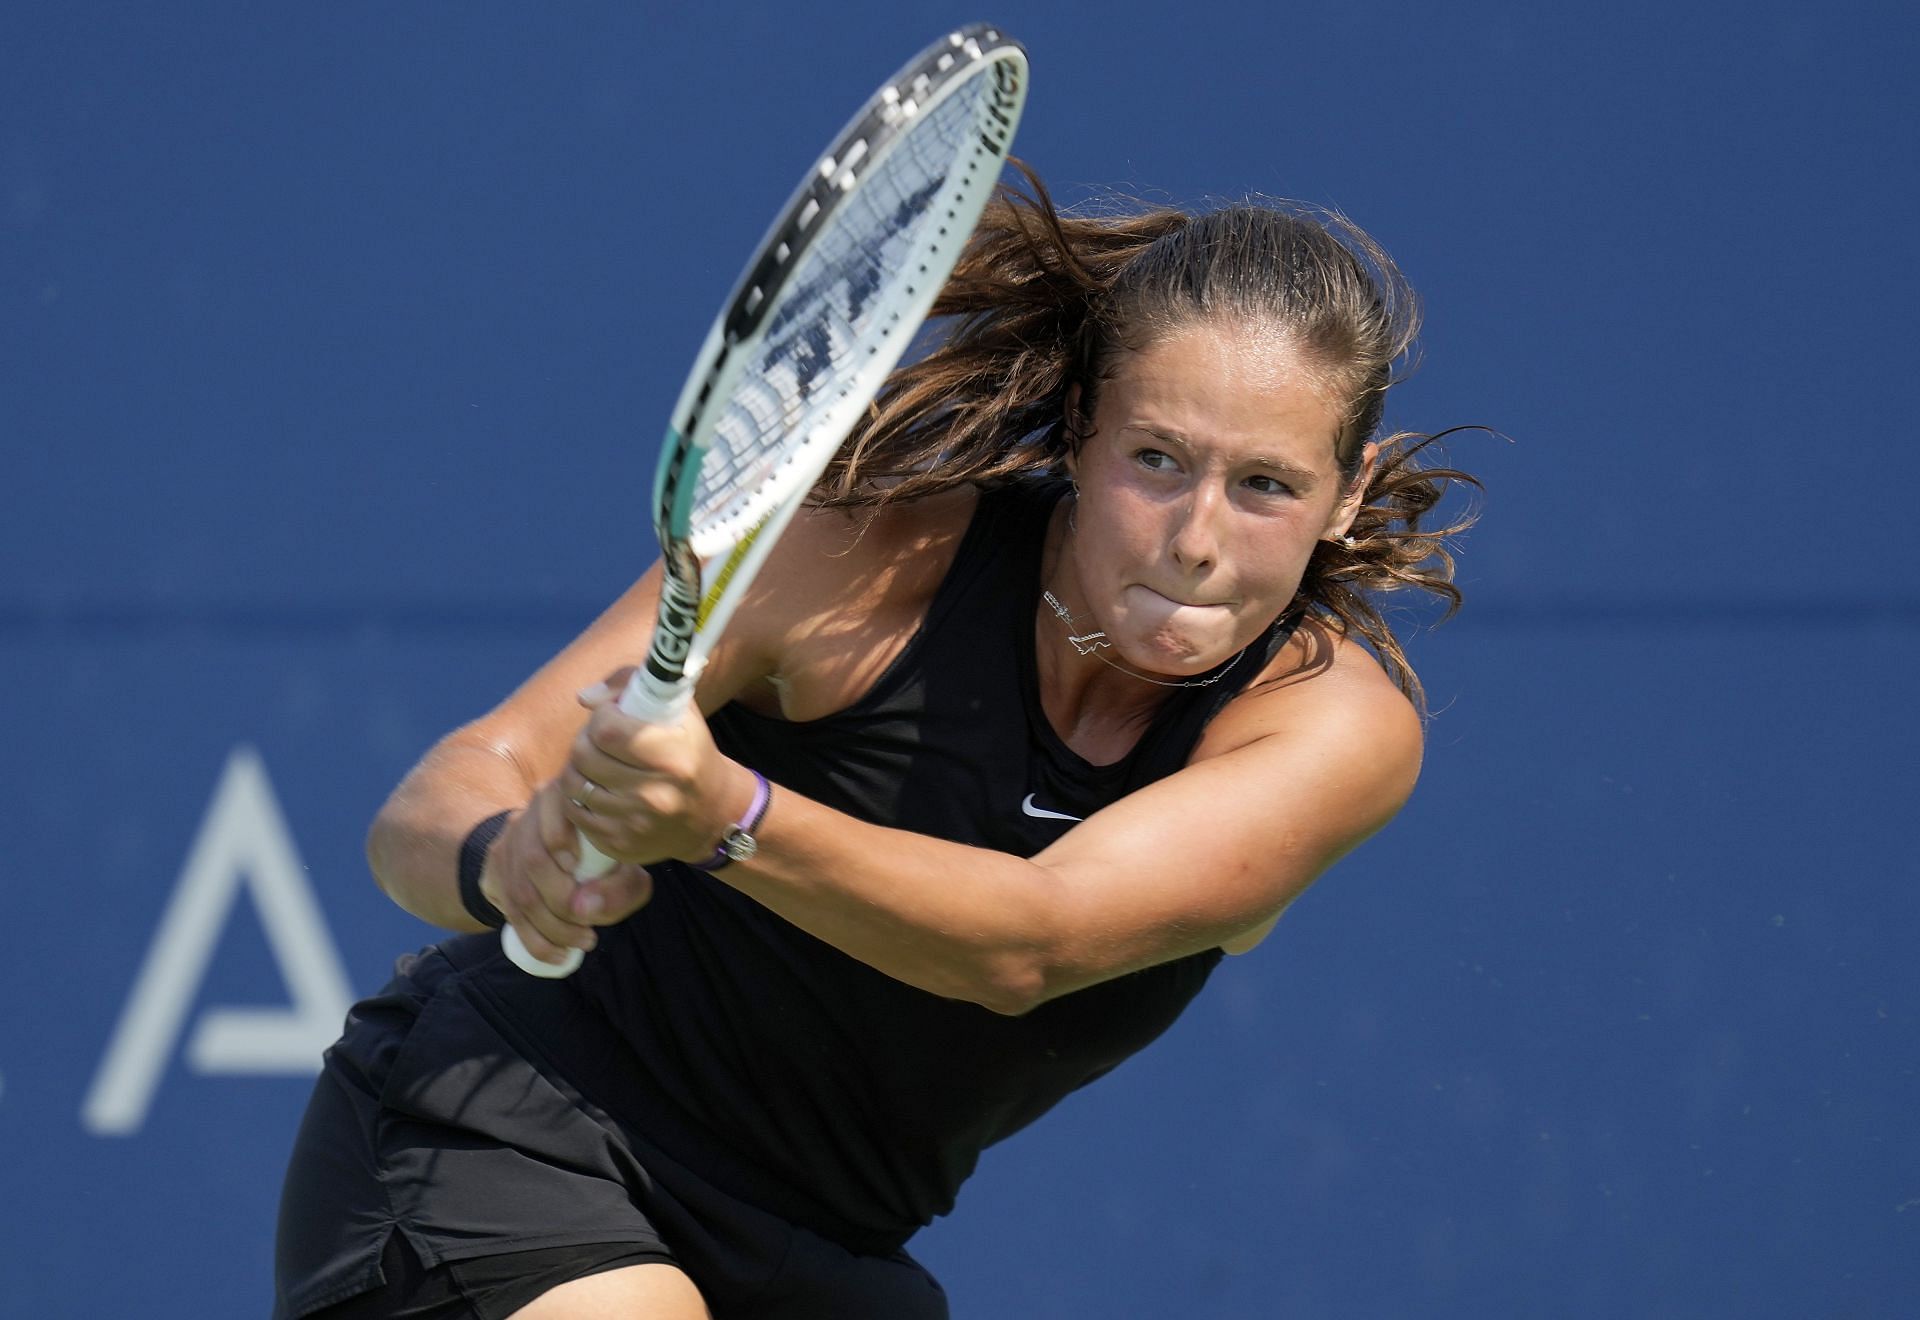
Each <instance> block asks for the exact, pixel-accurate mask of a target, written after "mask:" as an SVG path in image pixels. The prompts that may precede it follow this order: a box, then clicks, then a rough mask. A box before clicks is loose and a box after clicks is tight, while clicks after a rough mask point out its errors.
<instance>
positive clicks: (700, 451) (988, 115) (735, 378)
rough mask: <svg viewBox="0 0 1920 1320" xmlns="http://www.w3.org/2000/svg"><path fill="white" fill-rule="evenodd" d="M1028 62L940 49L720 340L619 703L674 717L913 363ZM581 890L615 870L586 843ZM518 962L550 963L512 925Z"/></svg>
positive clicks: (919, 64)
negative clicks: (864, 417) (649, 611)
mask: <svg viewBox="0 0 1920 1320" xmlns="http://www.w3.org/2000/svg"><path fill="white" fill-rule="evenodd" d="M1026 87H1027V60H1026V54H1025V52H1024V51H1023V50H1022V49H1021V48H1020V46H1019V44H1018V43H1017V42H1015V41H1014V40H1013V39H1012V38H1010V37H1008V36H1006V35H1004V34H1002V33H1000V32H997V31H995V30H994V29H993V28H990V27H985V26H974V27H967V28H962V29H961V30H960V31H958V32H955V33H952V34H951V35H949V36H948V37H946V38H945V39H944V40H942V41H939V42H936V43H935V44H934V45H933V46H932V47H930V48H929V49H928V50H926V51H925V52H923V53H922V54H921V55H920V56H919V57H918V58H916V59H915V60H914V61H913V62H912V63H911V64H909V65H907V67H906V68H904V69H902V70H901V71H900V72H899V73H898V74H897V75H895V76H894V78H893V79H892V80H891V81H889V82H888V83H887V84H886V85H885V86H884V87H882V88H881V89H880V90H879V91H878V92H877V93H875V94H874V96H873V98H872V99H871V100H870V101H868V102H867V104H866V106H865V107H864V108H863V109H862V110H861V111H860V113H859V114H858V115H856V116H854V119H853V122H852V123H850V124H848V125H847V127H846V128H845V129H844V130H842V131H841V133H840V136H839V137H837V138H836V139H834V142H833V145H832V146H830V147H828V148H827V152H826V154H825V155H824V156H822V157H821V158H820V161H819V164H817V165H816V166H815V167H814V169H813V170H812V172H810V173H809V174H808V175H807V177H806V179H805V180H804V181H803V182H802V183H801V185H800V187H799V189H798V190H797V191H796V192H795V193H794V195H793V199H792V200H791V201H790V202H788V204H787V207H786V209H785V210H784V211H782V212H781V214H780V217H779V219H777V220H776V221H775V222H774V224H773V228H772V229H771V230H770V231H769V232H768V234H767V237H766V238H765V239H764V240H763V241H762V242H761V244H760V249H759V251H757V252H756V253H754V255H753V259H752V260H751V261H749V262H748V263H747V269H746V273H745V274H743V275H742V276H741V278H740V282H739V284H738V285H737V286H736V287H735V289H734V292H733V295H732V296H731V297H730V298H729V299H728V300H727V304H726V306H725V308H724V309H722V311H721V313H720V316H719V319H718V320H716V321H715V322H714V325H713V329H712V330H711V331H709V332H708V334H707V339H706V343H705V344H704V345H703V346H702V347H701V349H700V356H699V357H698V358H697V359H696V360H695V362H694V366H693V372H692V374H691V375H690V376H689V377H688V378H687V383H686V386H685V387H684V388H683V389H682V390H681V392H680V401H679V403H678V404H676V405H675V406H674V411H673V421H672V424H671V425H670V426H668V428H667V436H666V441H665V444H664V447H663V450H662V453H661V455H660V468H659V471H658V473H657V474H656V476H655V479H654V528H655V530H656V532H658V534H659V537H660V549H661V554H662V556H663V557H664V559H665V565H666V571H665V576H664V578H663V579H662V582H661V589H660V612H659V618H658V620H657V622H656V623H655V625H654V631H653V646H652V649H651V650H649V651H648V653H647V660H646V663H645V664H644V665H643V666H641V667H640V668H639V669H638V670H636V671H635V673H634V676H633V681H632V682H631V683H629V684H628V685H627V689H626V691H625V692H624V693H623V694H622V695H621V697H620V708H621V709H622V710H624V711H625V712H626V713H627V714H629V715H632V716H634V717H635V718H638V719H642V720H646V721H648V722H649V723H655V724H661V723H669V722H671V721H673V720H675V719H677V718H678V717H679V715H680V714H681V712H682V711H684V710H685V709H686V705H687V702H688V701H690V700H691V699H692V697H693V686H694V682H695V680H696V679H698V678H699V676H700V669H701V667H702V666H703V665H704V664H705V663H706V657H707V653H708V651H709V650H710V649H711V648H712V645H713V642H714V641H715V639H716V638H718V637H719V635H720V633H721V631H722V629H724V628H725V627H726V624H727V618H728V616H729V615H731V614H732V613H733V609H734V607H735V606H736V605H738V604H739V602H740V597H741V594H742V593H743V592H744V590H745V588H746V586H747V584H748V583H749V582H750V581H752V579H753V575H754V573H755V572H756V571H757V570H758V569H759V567H760V563H761V561H762V560H763V559H764V558H765V556H766V554H767V552H768V550H770V549H771V548H772V546H773V544H774V542H776V541H778V540H779V539H780V533H781V531H782V529H784V528H785V527H786V524H787V520H788V519H789V518H791V517H792V516H793V512H794V510H795V509H797V508H798V507H799V505H800V503H801V501H802V500H803V499H804V498H805V496H806V494H807V492H808V490H810V489H811V488H812V486H813V483H814V482H815V481H816V480H818V478H819V475H820V472H821V470H822V469H823V468H824V467H825V466H826V465H827V461H828V460H829V459H830V458H832V456H833V454H834V453H835V451H837V450H838V449H839V448H840V444H841V442H842V441H843V440H844V439H845V438H846V434H847V432H848V430H849V429H851V427H852V426H853V423H854V421H855V419H856V418H858V417H859V415H860V413H861V411H862V410H863V409H864V408H866V406H867V404H868V403H869V402H871V400H872V399H873V396H874V395H875V394H876V393H877V392H878V391H879V389H880V386H881V384H882V382H883V381H884V380H885V379H886V376H887V373H888V372H890V371H892V370H893V368H894V366H895V364H896V363H898V362H899V360H900V355H901V354H902V353H904V352H905V351H906V349H907V345H908V344H909V343H910V342H911V341H912V338H913V335H914V332H915V331H916V330H917V329H918V328H919V326H920V322H921V321H922V320H923V319H924V318H925V316H926V314H927V309H928V308H929V307H930V306H932V304H933V300H934V297H935V295H937V294H938V293H939V292H940V288H941V286H942V285H943V284H945V283H946V280H947V276H948V275H949V274H951V273H952V271H953V264H954V262H955V261H956V260H958V258H959V256H960V251H961V248H962V246H963V245H964V244H965V243H966V240H967V238H968V237H969V236H970V235H971V234H972V232H973V227H974V225H975V224H976V223H977V222H978V221H979V218H980V211H981V209H982V208H983V207H984V206H985V205H986V203H987V199H988V198H989V197H990V196H991V195H992V193H993V189H994V185H995V184H996V183H998V182H999V179H1000V169H1001V165H1002V164H1003V162H1004V161H1005V158H1006V154H1007V148H1008V146H1009V145H1010V144H1011V143H1012V140H1013V130H1014V126H1015V124H1016V123H1018V121H1019V118H1020V108H1021V106H1022V104H1023V103H1024V102H1025V99H1026ZM580 858H581V861H580V865H579V867H578V869H577V870H576V872H575V879H577V880H588V879H592V878H593V877H594V876H597V875H602V874H604V873H605V872H606V871H607V870H608V869H610V868H611V867H612V865H613V863H612V861H610V860H609V859H608V858H607V857H605V856H604V855H603V854H601V853H600V851H599V850H598V849H596V848H595V847H594V846H593V845H592V844H591V843H589V842H588V841H587V840H586V839H585V838H584V837H583V838H581V840H580ZM501 940H502V942H503V943H504V944H505V945H506V950H507V956H508V957H510V958H512V959H513V961H514V962H515V963H517V964H518V965H519V966H521V967H522V968H524V969H525V970H527V971H529V972H532V973H533V974H534V975H536V976H547V977H559V976H568V975H571V974H572V973H573V971H574V969H576V968H577V967H579V965H580V956H581V955H580V951H579V950H578V949H572V950H569V951H568V956H567V958H566V960H565V961H563V962H558V963H549V962H542V961H541V960H540V959H538V958H535V957H534V956H533V955H532V954H531V953H529V952H528V951H527V948H526V946H525V945H524V944H522V943H521V941H520V937H519V935H518V934H517V933H516V932H515V931H514V929H513V928H512V927H511V926H509V927H507V928H506V929H505V930H503V931H502V932H501Z"/></svg>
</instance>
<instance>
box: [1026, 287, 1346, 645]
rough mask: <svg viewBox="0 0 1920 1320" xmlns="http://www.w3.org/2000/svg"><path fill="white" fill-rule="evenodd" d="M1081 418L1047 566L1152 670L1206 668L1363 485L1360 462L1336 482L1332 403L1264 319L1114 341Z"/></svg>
mask: <svg viewBox="0 0 1920 1320" xmlns="http://www.w3.org/2000/svg"><path fill="white" fill-rule="evenodd" d="M1075 404H1077V399H1074V400H1070V401H1069V406H1074V405H1075ZM1090 420H1091V423H1092V427H1093V430H1092V434H1090V435H1088V436H1086V437H1085V439H1084V440H1083V442H1082V444H1081V447H1080V450H1079V453H1078V454H1077V455H1075V457H1074V460H1073V462H1072V463H1071V465H1070V468H1071V470H1072V472H1073V475H1074V478H1075V480H1076V482H1077V483H1078V485H1079V488H1080V496H1079V500H1078V507H1077V509H1076V510H1075V513H1074V518H1073V528H1072V530H1071V531H1070V532H1069V533H1068V534H1067V536H1066V538H1065V541H1064V543H1063V551H1062V554H1061V563H1060V565H1059V569H1058V570H1057V573H1056V576H1057V577H1058V578H1059V580H1060V582H1061V585H1062V586H1064V587H1066V588H1067V590H1068V591H1069V592H1070V593H1071V597H1070V598H1077V600H1078V601H1079V602H1081V604H1076V605H1074V606H1073V608H1074V610H1075V613H1079V611H1080V609H1081V606H1082V605H1084V607H1085V608H1086V609H1087V611H1088V612H1089V613H1090V614H1091V615H1092V617H1093V618H1094V619H1095V620H1096V621H1097V626H1098V627H1100V628H1103V629H1105V630H1106V632H1107V636H1108V638H1109V639H1110V640H1111V641H1112V643H1113V646H1114V650H1115V651H1116V652H1118V654H1119V657H1120V658H1121V659H1123V660H1124V661H1126V662H1127V663H1128V664H1130V665H1133V666H1134V667H1136V668H1139V669H1143V670H1146V671H1148V672H1150V673H1156V674H1166V675H1170V676H1188V675H1193V674H1198V673H1202V672H1204V671H1206V670H1208V669H1210V668H1212V667H1213V666H1214V665H1217V664H1219V663H1220V662H1221V661H1223V660H1225V659H1226V658H1227V657H1229V656H1231V655H1233V654H1234V653H1235V652H1237V651H1239V650H1240V649H1241V648H1243V647H1245V646H1246V645H1248V644H1249V643H1250V642H1252V641H1253V640H1254V639H1255V638H1256V637H1258V636H1259V635H1260V634H1261V633H1262V632H1263V631H1265V629H1266V628H1267V627H1268V626H1269V625H1270V624H1271V623H1272V622H1273V621H1274V619H1276V618H1278V617H1279V615H1280V612H1281V611H1282V610H1284V609H1285V608H1286V607H1287V605H1288V604H1289V603H1290V602H1291V601H1292V599H1293V595H1294V592H1295V590H1296V589H1297V588H1298V587H1299V585H1300V578H1301V575H1302V574H1303V573H1304V572H1305V570H1306V566H1307V560H1308V558H1309V557H1310V556H1311V555H1312V554H1313V550H1314V546H1315V545H1316V544H1317V543H1318V542H1319V541H1321V540H1323V539H1330V538H1334V537H1338V536H1340V535H1342V534H1343V533H1345V531H1346V529H1347V527H1348V525H1349V524H1350V523H1351V522H1352V521H1353V515H1354V512H1355V511H1356V510H1357V508H1358V507H1359V499H1360V492H1361V490H1362V489H1364V486H1365V476H1366V472H1365V470H1363V471H1362V473H1361V477H1360V479H1359V480H1358V481H1356V482H1353V483H1351V484H1349V483H1347V482H1343V481H1342V479H1341V475H1340V470H1339V465H1338V461H1337V459H1336V456H1335V452H1334V444H1335V440H1336V438H1337V436H1338V434H1339V428H1340V421H1341V411H1340V408H1339V407H1338V406H1337V404H1336V402H1335V400H1334V399H1333V398H1332V397H1331V395H1330V394H1329V393H1328V392H1327V390H1326V389H1325V386H1324V384H1323V382H1321V381H1320V380H1319V379H1318V378H1317V377H1316V375H1315V373H1313V372H1312V371H1310V370H1309V369H1308V368H1307V367H1306V365H1305V364H1304V363H1303V362H1302V360H1301V358H1300V355H1299V354H1298V352H1297V351H1296V350H1295V349H1294V348H1293V346H1292V345H1291V344H1290V343H1289V342H1288V341H1287V340H1286V338H1285V337H1284V336H1282V335H1279V334H1276V333H1275V332H1272V331H1268V330H1263V329H1260V328H1242V327H1239V326H1234V325H1197V326H1192V327H1188V328H1185V329H1182V330H1179V331H1176V332H1174V333H1173V334H1172V335H1169V336H1168V337H1166V338H1164V339H1162V340H1160V341H1159V342H1157V343H1155V344H1153V345H1151V346H1149V347H1148V348H1145V349H1143V350H1141V351H1139V352H1130V353H1123V354H1122V356H1121V358H1120V360H1119V362H1118V363H1117V364H1116V370H1115V373H1114V375H1113V376H1112V377H1111V378H1110V379H1108V380H1106V381H1104V382H1103V383H1102V385H1101V388H1100V391H1099V399H1098V402H1097V404H1096V406H1095V412H1094V416H1093V417H1092V418H1091V419H1090ZM1371 462H1372V453H1371V450H1370V451H1369V453H1368V455H1367V463H1368V465H1369V466H1370V465H1371Z"/></svg>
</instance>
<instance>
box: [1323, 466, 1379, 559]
mask: <svg viewBox="0 0 1920 1320" xmlns="http://www.w3.org/2000/svg"><path fill="white" fill-rule="evenodd" d="M1379 459H1380V446H1379V445H1378V444H1377V443H1373V442H1369V443H1368V445H1367V447H1366V448H1365V449H1364V450H1362V451H1361V453H1360V470H1359V471H1357V472H1355V473H1354V474H1353V480H1352V481H1351V482H1350V483H1348V485H1347V489H1346V493H1345V494H1343V495H1341V497H1340V502H1339V503H1338V504H1336V505H1334V506H1333V516H1332V517H1331V518H1329V519H1328V520H1327V530H1326V533H1325V534H1324V535H1323V536H1322V537H1321V538H1320V539H1321V540H1323V541H1337V540H1339V539H1340V538H1341V537H1343V536H1345V535H1346V534H1347V529H1348V528H1349V527H1352V526H1353V520H1354V519H1355V518H1356V517H1358V516H1359V514H1360V508H1361V506H1362V505H1363V504H1365V503H1366V499H1367V487H1368V485H1370V484H1371V483H1372V481H1373V469H1374V465H1375V464H1376V463H1377V462H1378V461H1379Z"/></svg>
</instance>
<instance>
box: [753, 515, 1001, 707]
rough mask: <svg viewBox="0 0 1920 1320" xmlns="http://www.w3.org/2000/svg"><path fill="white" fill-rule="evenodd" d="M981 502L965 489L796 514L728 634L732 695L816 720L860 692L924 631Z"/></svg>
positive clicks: (844, 703) (754, 704)
mask: <svg viewBox="0 0 1920 1320" xmlns="http://www.w3.org/2000/svg"><path fill="white" fill-rule="evenodd" d="M977 501H978V495H977V492H975V491H974V490H972V489H971V488H968V489H963V490H955V491H949V492H946V493H944V494H941V495H935V496H930V497H928V498H926V499H921V500H915V501H913V502H912V503H904V504H899V505H887V506H885V507H883V508H881V509H880V510H878V511H876V512H868V511H856V512H849V511H846V510H841V509H812V508H810V509H804V510H802V511H801V512H800V513H799V514H797V515H796V516H795V517H794V520H793V521H792V523H790V524H789V525H788V527H787V530H786V532H785V533H784V534H783V535H782V537H781V540H780V544H779V546H778V547H777V548H776V549H775V551H774V553H773V554H771V555H770V556H768V558H767V562H766V566H765V568H763V569H762V571H761V574H760V576H759V578H757V579H756V580H755V581H754V584H753V586H752V587H751V588H749V592H748V595H747V598H746V599H745V601H743V602H742V605H741V609H740V612H739V614H737V615H736V616H735V620H736V623H735V625H734V627H733V628H732V629H730V630H729V637H728V646H729V647H730V648H732V649H733V650H734V652H735V656H734V661H735V664H736V665H737V666H738V669H739V673H740V675H741V678H742V680H743V681H742V682H741V683H740V684H739V685H738V686H737V687H736V691H737V693H738V695H739V699H740V700H742V701H744V702H746V703H747V704H748V705H750V706H755V707H757V708H760V709H762V710H765V711H768V712H772V711H774V710H776V709H777V710H778V711H779V713H781V714H784V715H785V716H786V717H787V718H789V719H811V718H817V717H818V716H820V715H823V714H826V713H829V712H831V711H833V710H837V709H839V708H841V707H842V706H844V705H846V704H847V703H848V702H850V701H851V700H853V699H854V698H856V697H857V696H858V695H859V694H860V693H861V692H863V691H864V690H865V688H866V685H868V684H869V683H871V682H872V680H873V679H874V678H875V677H877V676H878V675H879V673H880V672H881V671H882V670H884V669H885V667H886V665H887V664H888V663H889V662H890V661H891V660H892V658H893V656H894V655H896V654H898V652H899V649H900V647H902V646H904V645H905V643H906V640H907V639H908V638H909V637H911V636H912V634H913V632H914V631H915V630H916V629H917V628H918V627H919V624H920V620H921V619H922V618H923V617H924V615H925V613H926V609H927V606H928V604H929V602H930V601H931V600H932V599H933V595H934V593H935V592H936V591H937V590H938V589H939V586H940V583H941V581H942V580H943V579H944V578H945V576H946V572H947V568H948V567H949V566H950V565H951V564H952V562H953V557H954V554H955V553H956V551H957V550H958V549H959V546H960V542H961V540H962V539H963V538H964V537H965V535H966V531H967V526H968V524H969V523H970V521H971V520H972V517H973V510H974V506H975V504H976V503H977Z"/></svg>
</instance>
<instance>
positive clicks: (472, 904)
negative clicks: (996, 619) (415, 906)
mask: <svg viewBox="0 0 1920 1320" xmlns="http://www.w3.org/2000/svg"><path fill="white" fill-rule="evenodd" d="M512 814H513V813H512V812H511V811H501V812H496V813H495V814H494V815H491V816H488V817H487V818H486V819H485V820H483V821H481V822H480V823H479V824H478V825H475V826H474V827H473V828H472V829H471V830H469V831H467V837H466V838H465V839H464V840H462V841H461V844H460V906H461V907H463V908H465V909H466V910H467V915H468V916H470V917H472V918H473V919H474V920H475V921H477V922H479V923H480V924H481V925H483V926H487V927H489V928H491V929H493V930H499V929H500V928H501V927H502V926H504V925H506V924H507V916H506V913H504V912H502V911H501V910H500V909H499V908H497V907H495V906H494V905H493V904H491V903H489V902H488V901H487V896H486V895H485V894H483V893H481V892H480V873H481V872H482V871H483V870H485V869H486V865H487V849H489V848H491V847H493V841H494V840H495V839H497V838H499V837H500V831H501V830H504V829H505V828H506V827H507V817H508V816H511V815H512Z"/></svg>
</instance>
